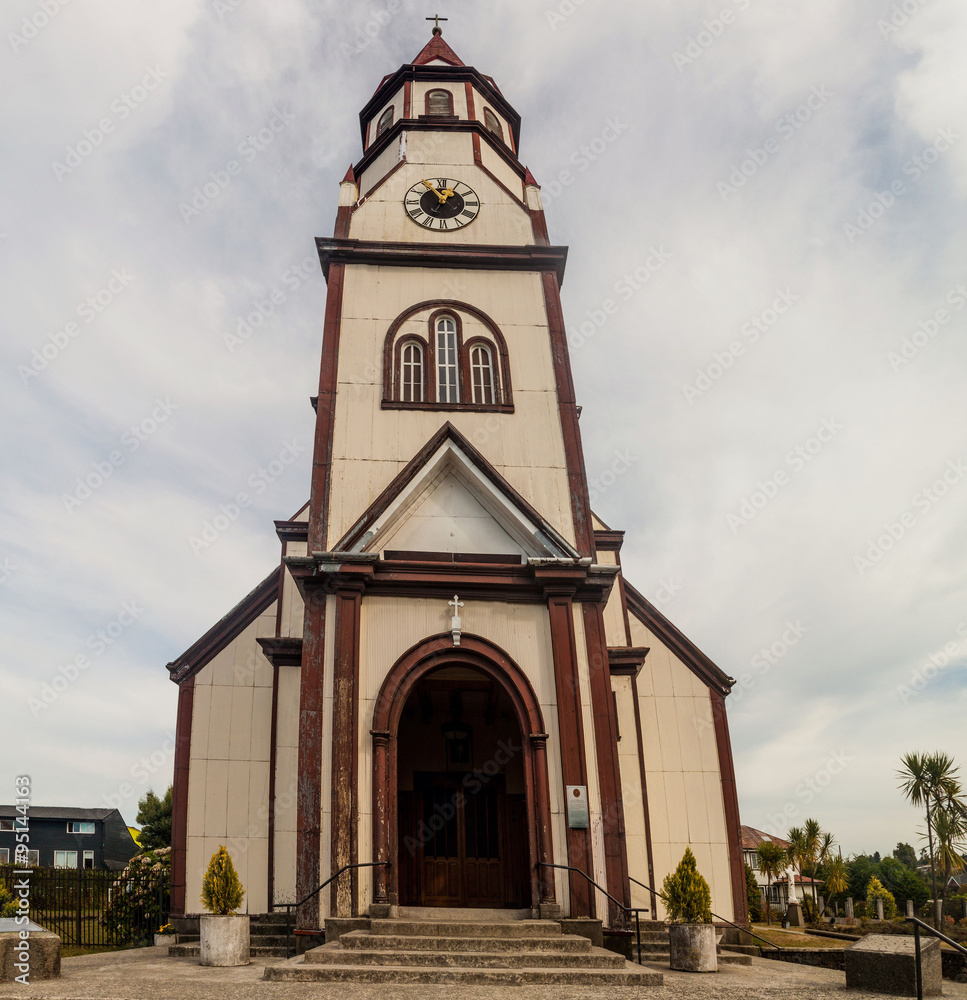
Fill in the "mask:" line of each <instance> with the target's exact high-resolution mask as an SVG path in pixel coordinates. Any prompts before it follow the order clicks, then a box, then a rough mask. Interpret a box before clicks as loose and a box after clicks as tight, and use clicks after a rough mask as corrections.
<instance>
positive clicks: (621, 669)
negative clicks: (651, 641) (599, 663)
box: [608, 646, 651, 677]
mask: <svg viewBox="0 0 967 1000" xmlns="http://www.w3.org/2000/svg"><path fill="white" fill-rule="evenodd" d="M650 651H651V650H650V648H649V647H648V646H609V647H608V666H609V667H610V669H611V673H612V675H614V674H618V675H619V676H626V677H637V676H638V674H640V673H641V668H642V667H643V666H644V665H645V657H646V656H647V655H648V653H649V652H650Z"/></svg>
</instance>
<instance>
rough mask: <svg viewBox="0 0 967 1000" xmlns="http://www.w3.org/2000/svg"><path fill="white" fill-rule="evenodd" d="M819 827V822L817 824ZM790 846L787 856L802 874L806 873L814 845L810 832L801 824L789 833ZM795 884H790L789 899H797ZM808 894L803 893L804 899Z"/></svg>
mask: <svg viewBox="0 0 967 1000" xmlns="http://www.w3.org/2000/svg"><path fill="white" fill-rule="evenodd" d="M817 829H818V824H817ZM787 837H788V839H789V847H788V848H787V849H786V856H787V857H788V859H789V862H790V863H791V864H792V865H793V866H794V867H795V868H796V869H797V870H798V871H799V874H800V876H802V875H804V874H805V873H806V871H807V869H808V867H809V864H810V862H811V860H812V845H811V843H810V840H811V837H810V834H809V833H808V832H807V831H806V830H805V829H804V828H803V827H801V826H794V827H793V828H792V829H791V830H790V831H789V833H788V834H787ZM795 895H796V894H795V892H794V891H793V886H792V885H790V886H789V899H790V901H792V900H793V899H795ZM805 898H806V895H805V893H803V899H804V900H805Z"/></svg>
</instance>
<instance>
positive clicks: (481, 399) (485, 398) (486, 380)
mask: <svg viewBox="0 0 967 1000" xmlns="http://www.w3.org/2000/svg"><path fill="white" fill-rule="evenodd" d="M470 381H471V385H472V386H473V397H472V398H473V402H474V403H483V404H485V405H487V406H490V405H492V404H493V403H494V401H495V393H494V361H493V355H492V354H491V353H490V348H489V347H487V346H485V345H484V344H474V346H473V347H471V349H470Z"/></svg>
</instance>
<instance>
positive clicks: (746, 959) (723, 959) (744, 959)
mask: <svg viewBox="0 0 967 1000" xmlns="http://www.w3.org/2000/svg"><path fill="white" fill-rule="evenodd" d="M718 960H719V965H751V964H752V956H751V955H736V954H735V952H732V953H731V954H729V952H727V951H726V952H722V951H720V952H719V954H718Z"/></svg>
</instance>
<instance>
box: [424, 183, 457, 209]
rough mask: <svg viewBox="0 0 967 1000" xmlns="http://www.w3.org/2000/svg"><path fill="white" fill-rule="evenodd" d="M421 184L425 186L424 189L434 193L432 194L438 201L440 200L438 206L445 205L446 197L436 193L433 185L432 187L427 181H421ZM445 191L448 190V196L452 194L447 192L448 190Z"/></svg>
mask: <svg viewBox="0 0 967 1000" xmlns="http://www.w3.org/2000/svg"><path fill="white" fill-rule="evenodd" d="M423 183H424V185H425V186H426V187H427V188H428V189H429V190H430V191H432V192H433V193H434V194H435V195H436V196H437V198H439V199H440V204H441V205H443V204H445V203H446V200H447V195H445V194H441V193H440V192H439V191H437V189H436V188H435V187H434V186H433V185H432V184H431V183H430V182H429V181H423ZM447 190H448V192H449V194H453V192H452V191H449V189H447Z"/></svg>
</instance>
